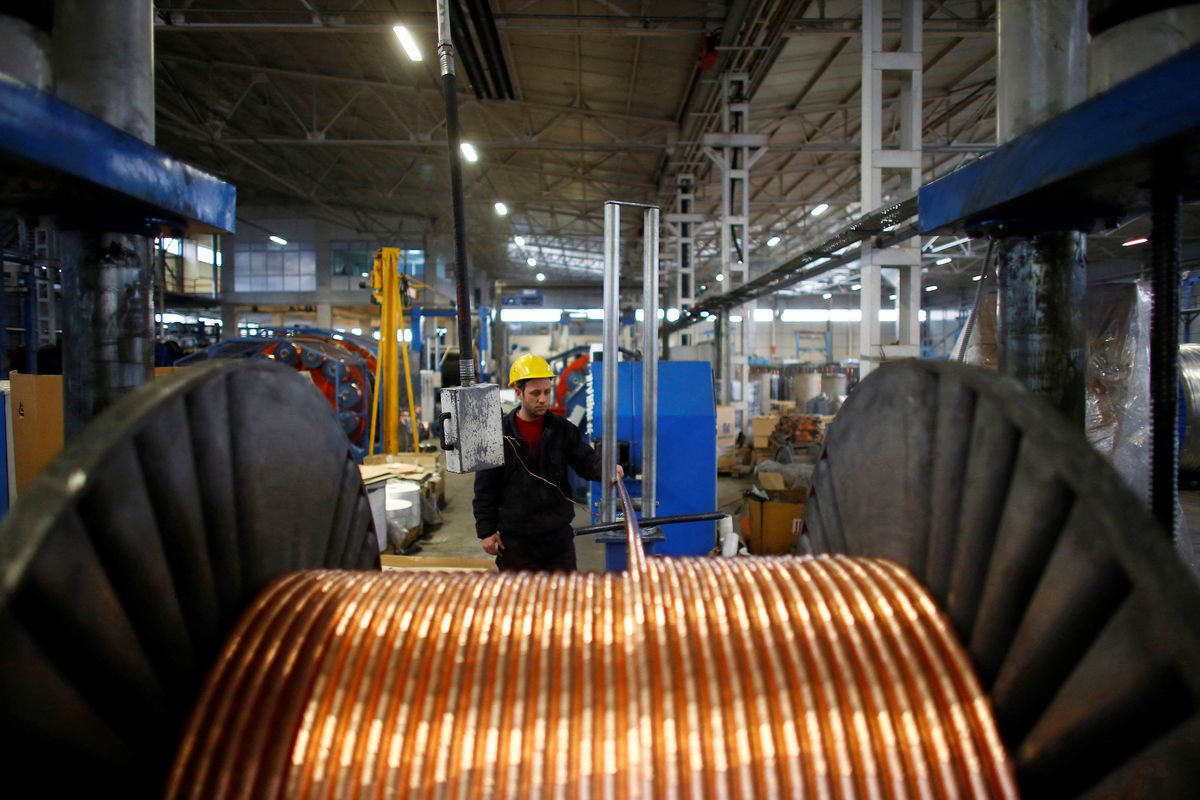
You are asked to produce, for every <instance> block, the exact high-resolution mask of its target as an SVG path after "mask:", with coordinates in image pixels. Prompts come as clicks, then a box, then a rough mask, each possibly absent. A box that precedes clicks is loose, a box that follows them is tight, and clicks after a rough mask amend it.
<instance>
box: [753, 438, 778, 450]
mask: <svg viewBox="0 0 1200 800" xmlns="http://www.w3.org/2000/svg"><path fill="white" fill-rule="evenodd" d="M754 447H755V448H756V449H758V450H765V449H767V448H772V449H773V448H774V445H772V444H771V437H770V436H769V435H768V436H757V435H756V436H755V437H754Z"/></svg>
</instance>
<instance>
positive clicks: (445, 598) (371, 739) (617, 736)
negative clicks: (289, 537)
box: [168, 547, 1016, 798]
mask: <svg viewBox="0 0 1200 800" xmlns="http://www.w3.org/2000/svg"><path fill="white" fill-rule="evenodd" d="M631 552H632V556H631V569H630V571H629V572H627V573H608V574H534V573H525V574H500V575H495V574H484V573H420V572H412V573H404V572H400V573H382V574H381V573H345V572H310V573H297V574H293V575H290V576H287V577H284V578H281V579H280V580H278V581H276V582H275V583H274V584H272V585H271V586H270V587H269V588H268V589H267V590H266V591H265V592H264V593H263V594H262V595H261V596H260V597H259V598H258V599H257V601H256V602H255V603H254V605H253V606H252V607H251V608H250V609H249V610H248V611H247V612H246V614H245V615H244V617H243V619H242V620H241V623H240V625H239V627H238V629H237V630H236V632H235V633H234V634H233V636H232V637H231V639H230V640H229V642H228V643H227V645H226V647H225V649H224V652H223V654H222V656H221V658H220V660H219V662H218V664H217V666H216V668H215V669H214V672H213V674H212V675H211V677H210V680H209V682H208V684H207V686H206V689H205V692H204V695H203V697H202V699H201V702H200V704H199V705H198V707H197V709H196V711H195V712H194V715H193V718H192V720H191V723H190V725H189V727H188V730H187V733H186V735H185V738H184V741H183V744H182V746H181V750H180V753H179V756H178V758H177V761H176V764H175V767H174V770H173V772H172V776H171V781H170V787H169V791H168V796H170V797H174V798H182V797H197V798H209V797H245V798H266V797H297V798H299V797H304V798H318V797H320V798H348V797H363V798H367V797H370V798H383V797H418V796H419V797H426V796H428V797H454V798H460V797H464V798H465V797H520V798H525V797H539V796H570V797H577V796H597V797H600V796H603V797H649V796H681V797H773V796H783V797H792V796H813V797H959V796H962V797H1002V796H1015V795H1016V790H1015V784H1014V781H1013V777H1012V772H1011V768H1010V766H1009V763H1008V761H1007V757H1006V755H1005V752H1004V750H1003V748H1002V746H1001V744H1000V741H999V738H998V736H997V733H996V730H995V726H994V723H993V720H992V717H991V712H990V709H989V706H988V704H987V701H986V697H985V696H984V695H983V693H982V692H981V691H980V688H979V686H978V684H977V682H976V680H975V678H974V676H973V674H972V671H971V669H970V665H969V663H968V661H967V659H966V657H965V655H964V653H963V651H962V648H961V647H960V646H959V644H958V643H957V642H956V641H955V640H954V638H953V636H952V634H951V632H950V630H949V628H948V626H947V624H946V622H945V621H944V620H943V618H942V616H941V615H940V613H939V612H938V611H937V609H936V608H935V607H934V606H933V604H932V603H931V601H930V600H929V598H928V597H927V596H926V594H925V593H924V591H923V590H922V589H921V588H920V587H919V586H918V585H917V584H916V582H915V581H914V580H913V579H912V578H911V577H910V576H909V575H908V573H907V572H905V571H904V570H903V569H901V568H899V567H898V566H896V565H894V564H891V563H890V562H886V561H880V560H872V559H852V558H845V557H822V558H775V559H764V558H741V559H649V560H647V559H645V558H644V557H642V556H641V554H640V548H639V547H635V548H634V550H633V551H631Z"/></svg>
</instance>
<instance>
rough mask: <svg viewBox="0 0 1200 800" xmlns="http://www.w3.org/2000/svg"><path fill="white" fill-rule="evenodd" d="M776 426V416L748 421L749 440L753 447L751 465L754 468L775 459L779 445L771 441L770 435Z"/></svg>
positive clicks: (777, 418)
mask: <svg viewBox="0 0 1200 800" xmlns="http://www.w3.org/2000/svg"><path fill="white" fill-rule="evenodd" d="M778 424H779V416H778V415H776V414H771V415H768V416H762V417H754V418H753V419H752V420H750V439H751V444H752V445H753V447H754V450H753V460H752V462H751V463H753V465H754V466H758V465H759V464H761V463H762V462H764V461H768V460H770V459H773V458H774V457H775V450H776V449H777V448H778V447H779V445H778V444H776V443H775V442H773V441H772V440H771V434H773V433H774V432H775V428H776V426H777V425H778Z"/></svg>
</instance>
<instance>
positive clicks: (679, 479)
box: [588, 361, 717, 568]
mask: <svg viewBox="0 0 1200 800" xmlns="http://www.w3.org/2000/svg"><path fill="white" fill-rule="evenodd" d="M591 369H592V386H593V392H592V408H591V411H590V413H589V415H588V418H589V419H590V420H592V421H593V429H592V437H593V438H594V439H595V440H596V441H599V440H600V438H601V436H602V435H603V428H602V426H603V415H602V414H601V413H600V403H601V398H602V397H603V395H604V377H603V374H602V373H603V369H604V365H603V364H602V363H599V362H593V363H592V365H591ZM716 437H717V413H716V405H715V404H714V400H713V378H712V365H711V364H709V363H708V362H705V361H662V362H659V365H658V475H657V491H658V509H657V510H656V512H655V513H654V514H650V513H647V512H643V516H660V517H661V516H667V515H670V514H688V513H692V514H696V513H701V512H705V511H713V510H715V509H716V504H717V438H716ZM641 438H642V364H641V362H639V361H623V362H621V363H620V364H618V365H617V440H618V441H625V442H629V443H630V447H631V455H630V458H631V460H632V462H633V464H635V465H637V464H640V463H641V458H642V441H641ZM626 488H627V489H628V490H629V493H630V496H632V497H640V496H641V481H638V480H633V479H626ZM591 494H592V504H591V505H592V518H593V521H597V516H598V505H599V502H600V484H599V483H593V484H592V492H591ZM662 532H663V534H665V536H666V539H665V540H664V541H662V542H659V543H658V544H657V546H656V547H655V548H654V552H655V554H657V555H673V556H695V555H706V554H707V553H708V552H709V551H710V550H712V548H713V544H714V543H715V541H716V523H715V522H690V523H685V524H682V525H667V526H664V527H663V528H662ZM622 549H623V548H622ZM606 561H612V559H608V558H606ZM610 568H612V567H611V566H610Z"/></svg>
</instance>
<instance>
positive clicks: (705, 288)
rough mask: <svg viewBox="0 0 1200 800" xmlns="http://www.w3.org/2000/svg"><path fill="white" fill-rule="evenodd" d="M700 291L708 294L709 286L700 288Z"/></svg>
mask: <svg viewBox="0 0 1200 800" xmlns="http://www.w3.org/2000/svg"><path fill="white" fill-rule="evenodd" d="M700 291H702V292H707V291H708V287H707V286H701V287H700Z"/></svg>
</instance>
